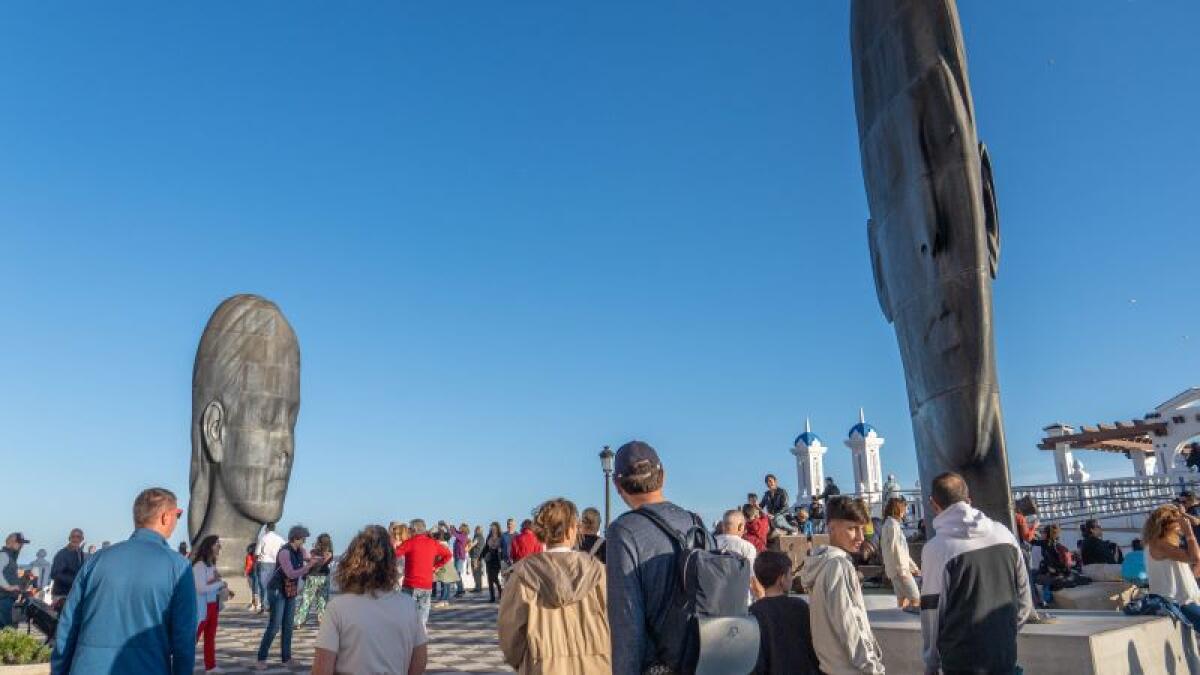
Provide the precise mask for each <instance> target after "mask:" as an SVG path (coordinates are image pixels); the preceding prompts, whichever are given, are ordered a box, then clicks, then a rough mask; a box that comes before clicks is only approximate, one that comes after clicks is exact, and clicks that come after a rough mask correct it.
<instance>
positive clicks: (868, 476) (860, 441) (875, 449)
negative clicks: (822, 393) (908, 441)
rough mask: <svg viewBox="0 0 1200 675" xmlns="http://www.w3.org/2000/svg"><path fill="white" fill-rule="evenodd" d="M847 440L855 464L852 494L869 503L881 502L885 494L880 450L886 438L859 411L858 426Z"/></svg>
mask: <svg viewBox="0 0 1200 675" xmlns="http://www.w3.org/2000/svg"><path fill="white" fill-rule="evenodd" d="M847 436H848V438H847V439H846V440H845V443H846V447H847V448H850V452H851V454H852V455H853V456H852V459H853V464H854V487H853V489H852V490H850V491H852V492H857V493H859V494H861V495H862V496H863V498H864V499H866V501H867V502H868V503H875V502H878V501H880V499H881V498H882V493H883V465H882V463H881V461H880V459H879V449H880V448H882V447H883V444H884V440H885V439H884V438H883V436H880V435H879V432H878V431H876V430H875V427H873V426H871V425H870V424H867V417H866V414H865V413H864V412H863V409H862V408H859V409H858V424H855V425H854V426H852V427H850V431H849V433H848V434H847Z"/></svg>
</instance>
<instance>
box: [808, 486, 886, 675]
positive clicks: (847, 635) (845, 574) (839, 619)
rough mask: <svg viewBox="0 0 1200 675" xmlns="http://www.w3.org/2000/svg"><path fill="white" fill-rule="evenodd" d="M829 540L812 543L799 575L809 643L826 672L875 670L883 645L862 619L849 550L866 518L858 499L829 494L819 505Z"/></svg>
mask: <svg viewBox="0 0 1200 675" xmlns="http://www.w3.org/2000/svg"><path fill="white" fill-rule="evenodd" d="M825 518H826V522H827V523H828V530H829V546H819V547H817V548H816V549H813V552H812V555H810V556H809V557H808V558H806V559H805V561H804V567H803V568H801V570H800V580H801V583H803V584H804V587H805V588H806V589H808V593H809V595H808V598H809V599H808V607H809V623H810V624H811V625H812V637H813V647H814V648H815V649H816V652H817V659H818V660H819V661H820V662H821V672H823V673H825V674H826V675H857V674H858V673H866V674H867V675H881V674H882V673H883V672H884V670H883V651H882V650H881V649H880V648H879V643H878V642H877V641H876V640H875V635H874V634H873V633H872V632H871V624H870V623H869V622H868V621H867V607H866V605H865V604H864V603H863V597H862V587H861V586H860V585H859V583H858V573H857V572H855V570H854V562H853V561H852V560H851V559H850V554H852V553H857V552H858V550H859V549H860V548H862V544H863V539H864V536H863V528H864V527H865V526H866V524H867V523H868V522H870V516H869V515H868V513H867V506H866V504H864V503H863V501H862V500H861V499H851V498H849V497H831V498H830V499H829V504H828V506H827V507H826V510H825Z"/></svg>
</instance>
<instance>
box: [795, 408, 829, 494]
mask: <svg viewBox="0 0 1200 675" xmlns="http://www.w3.org/2000/svg"><path fill="white" fill-rule="evenodd" d="M828 449H829V448H827V447H825V445H824V444H823V443H821V437H820V436H817V435H816V434H814V433H813V430H812V423H811V422H810V421H809V420H808V419H805V420H804V433H802V434H800V435H799V436H797V437H796V440H795V441H794V442H793V444H792V454H793V455H795V456H796V498H795V503H797V504H806V503H808V500H809V498H810V497H812V496H813V495H817V494H821V490H823V489H824V488H823V486H824V484H825V459H824V457H825V452H826V451H827V450H828Z"/></svg>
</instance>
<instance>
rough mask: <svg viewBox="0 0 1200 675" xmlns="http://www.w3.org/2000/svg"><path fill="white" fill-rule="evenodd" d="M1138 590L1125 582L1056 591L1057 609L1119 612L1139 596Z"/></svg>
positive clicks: (1055, 605)
mask: <svg viewBox="0 0 1200 675" xmlns="http://www.w3.org/2000/svg"><path fill="white" fill-rule="evenodd" d="M1137 591H1138V588H1137V586H1134V585H1133V584H1130V583H1126V582H1124V581H1096V582H1092V583H1090V584H1087V585H1085V586H1076V587H1075V588H1064V589H1062V590H1058V591H1054V603H1053V607H1054V608H1055V609H1090V610H1105V609H1107V610H1117V609H1120V608H1121V606H1122V605H1124V604H1125V603H1127V602H1129V601H1130V600H1132V599H1133V598H1134V596H1136V595H1137Z"/></svg>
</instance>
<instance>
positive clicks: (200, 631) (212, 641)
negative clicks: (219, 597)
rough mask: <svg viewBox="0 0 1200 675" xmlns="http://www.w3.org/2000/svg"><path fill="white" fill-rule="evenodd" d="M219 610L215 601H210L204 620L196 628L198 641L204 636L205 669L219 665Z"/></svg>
mask: <svg viewBox="0 0 1200 675" xmlns="http://www.w3.org/2000/svg"><path fill="white" fill-rule="evenodd" d="M217 611H218V606H217V603H215V602H210V603H208V611H207V613H206V614H205V617H204V620H203V621H201V622H200V625H199V626H198V627H197V628H196V642H199V641H200V636H201V635H203V636H204V669H205V670H212V669H213V668H216V667H217Z"/></svg>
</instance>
